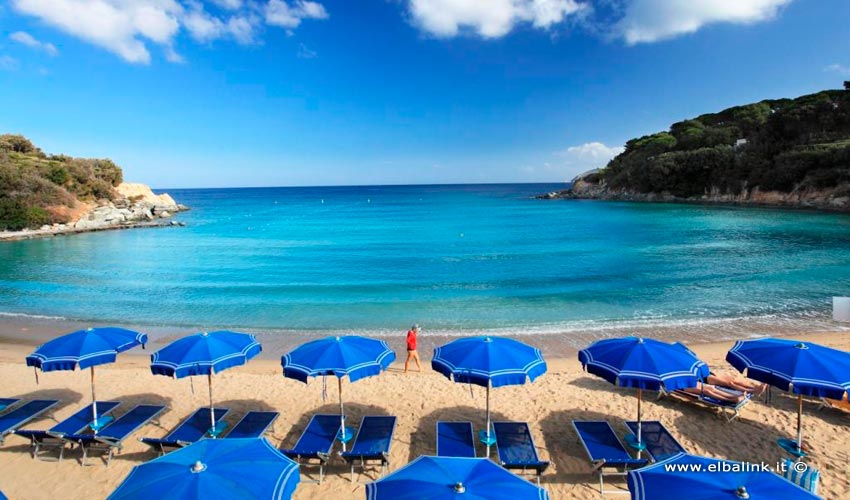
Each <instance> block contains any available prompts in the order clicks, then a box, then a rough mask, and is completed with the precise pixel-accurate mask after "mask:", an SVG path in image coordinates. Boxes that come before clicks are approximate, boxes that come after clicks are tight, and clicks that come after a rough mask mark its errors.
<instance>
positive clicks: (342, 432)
mask: <svg viewBox="0 0 850 500" xmlns="http://www.w3.org/2000/svg"><path fill="white" fill-rule="evenodd" d="M336 380H337V383H338V386H339V432H340V438H342V439H340V441H342V451H345V408H344V407H343V406H342V377H337V379H336Z"/></svg>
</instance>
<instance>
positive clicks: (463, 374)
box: [431, 337, 546, 455]
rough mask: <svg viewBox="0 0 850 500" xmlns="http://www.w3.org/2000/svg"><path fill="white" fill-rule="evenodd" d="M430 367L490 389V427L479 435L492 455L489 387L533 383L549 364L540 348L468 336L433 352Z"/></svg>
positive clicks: (488, 402) (451, 378)
mask: <svg viewBox="0 0 850 500" xmlns="http://www.w3.org/2000/svg"><path fill="white" fill-rule="evenodd" d="M431 368H433V369H434V370H435V371H438V372H440V373H442V374H443V375H445V376H446V377H448V378H449V379H450V380H453V381H454V382H458V383H462V384H475V385H480V386H483V387H486V388H487V409H486V412H487V419H486V422H487V427H486V428H485V430H484V431H482V432H481V434H480V436H481V441H482V442H483V443H484V444H486V445H487V454H488V455H489V454H490V446H491V445H492V444H493V443H494V440H493V438H492V436H491V435H490V388H491V387H502V386H505V385H523V384H525V382H526V380H529V381H531V382H534V380H535V379H536V378H537V377H539V376H540V375H543V374H544V373H546V361H544V360H543V355H542V354H541V353H540V350H539V349H536V348H534V347H532V346H530V345H527V344H523V343H522V342H519V341H516V340H513V339H508V338H504V337H466V338H462V339H458V340H455V341H453V342H449V343H448V344H446V345H444V346H441V347H437V348H436V349H434V358H433V359H432V360H431Z"/></svg>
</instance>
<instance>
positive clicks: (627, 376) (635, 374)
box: [578, 337, 708, 450]
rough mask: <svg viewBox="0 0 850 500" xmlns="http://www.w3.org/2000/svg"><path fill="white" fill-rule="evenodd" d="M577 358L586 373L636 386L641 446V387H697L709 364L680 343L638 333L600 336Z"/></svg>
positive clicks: (638, 437) (638, 443)
mask: <svg viewBox="0 0 850 500" xmlns="http://www.w3.org/2000/svg"><path fill="white" fill-rule="evenodd" d="M578 360H579V361H580V362H581V364H582V365H583V366H584V369H585V370H587V372H588V373H592V374H594V375H596V376H599V377H602V378H603V379H605V380H607V381H608V382H610V383H612V384H614V385H617V386H620V387H631V388H634V389H637V390H638V411H637V422H638V432H637V436H636V441H632V439H630V437H631V436H627V439H628V440H629V441H631V444H632V445H633V446H634V447H635V448H637V449H639V450H640V449H642V448H643V444H642V441H641V438H642V436H641V418H640V406H641V401H642V399H643V397H642V394H643V391H644V390H650V391H658V390H661V389H664V390H666V391H675V390H677V389H687V388H689V387H696V385H697V383H698V382H699V381H700V380H702V379H705V378H706V377H708V365H706V364H705V363H704V362H702V361H700V360H699V359H698V358H697V357H696V355H695V354H694V353H693V352H691V350H690V349H688V348H687V347H685V346H684V345H682V344H679V343H674V344H670V343H667V342H661V341H659V340H654V339H644V338H639V337H623V338H616V339H604V340H599V341H596V342H594V343H593V344H591V345H590V346H588V347H586V348H585V349H582V350H581V351H579V352H578Z"/></svg>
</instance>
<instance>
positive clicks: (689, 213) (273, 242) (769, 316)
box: [0, 184, 850, 338]
mask: <svg viewBox="0 0 850 500" xmlns="http://www.w3.org/2000/svg"><path fill="white" fill-rule="evenodd" d="M558 187H559V186H553V185H527V184H526V185H477V186H398V187H333V188H267V189H219V190H177V191H175V190H172V191H171V194H172V195H173V196H174V197H175V198H176V199H177V200H178V201H179V202H181V203H185V204H187V205H190V206H191V207H192V211H190V212H187V213H184V214H181V215H180V216H179V217H178V218H179V220H182V221H184V222H186V223H187V227H184V228H164V229H139V230H132V231H114V232H101V233H90V234H83V235H77V236H73V237H60V238H50V239H41V240H30V241H20V242H10V243H4V244H2V245H0V312H2V313H4V314H26V315H47V316H58V317H63V318H69V319H81V320H84V321H90V322H98V323H104V322H120V323H131V324H137V325H171V326H184V327H198V328H209V329H212V328H236V329H238V328H242V329H248V330H255V331H262V330H271V331H276V332H282V333H285V332H292V331H296V332H302V333H303V332H314V331H318V332H325V331H333V332H363V333H370V334H382V333H389V332H392V333H394V334H397V333H398V332H399V331H400V330H401V331H403V330H404V329H405V328H406V327H407V326H409V324H410V323H413V322H417V323H420V324H422V325H423V326H424V327H425V328H426V331H428V332H432V333H440V334H450V335H451V334H457V333H468V332H481V331H488V332H495V333H503V334H526V333H532V334H546V333H562V334H564V335H565V336H571V335H575V336H576V337H582V338H587V337H598V336H606V335H623V334H625V333H629V332H631V331H636V330H641V331H650V332H652V331H655V330H659V331H661V330H665V329H676V330H677V331H682V330H684V331H686V332H687V331H692V332H693V333H694V335H697V336H700V337H702V338H717V337H724V336H725V337H734V336H740V335H741V334H742V333H743V334H748V333H754V329H755V330H758V331H757V332H755V333H762V332H765V333H770V331H771V330H774V329H775V330H777V331H794V330H795V329H806V330H818V329H828V328H835V327H836V325H835V324H833V323H832V322H831V320H830V319H829V315H830V306H831V297H832V296H833V295H848V294H850V217H848V216H844V215H839V214H824V213H814V212H802V211H781V210H769V209H754V208H747V209H745V208H721V207H701V206H692V205H666V204H635V203H611V202H597V201H542V200H534V199H531V198H530V196H531V195H533V194H537V193H541V192H546V191H550V190H553V189H556V188H558Z"/></svg>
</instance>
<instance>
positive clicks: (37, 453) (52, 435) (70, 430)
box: [15, 401, 121, 461]
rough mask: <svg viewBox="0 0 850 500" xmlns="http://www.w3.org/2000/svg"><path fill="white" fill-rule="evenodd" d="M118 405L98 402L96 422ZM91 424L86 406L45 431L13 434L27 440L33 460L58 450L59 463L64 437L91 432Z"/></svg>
mask: <svg viewBox="0 0 850 500" xmlns="http://www.w3.org/2000/svg"><path fill="white" fill-rule="evenodd" d="M119 404H121V403H119V402H117V401H98V402H97V418H98V420H100V418H101V417H105V416H108V415H109V414H110V413H111V412H112V410H114V409H115V408H117V407H118V405H119ZM91 424H92V405H88V406H86V407H84V408H81V409H80V410H78V411H77V412H76V413H74V414H73V415H71V416H70V417H68V418H66V419H65V420H63V421H61V422H59V423H58V424H56V425H54V426H53V427H51V428H50V429H47V430H46V431H44V430H29V429H21V430H17V431H15V434H17V435H19V436H23V437H26V438H29V440H30V445H31V446H32V456H33V458H41V453H42V452H43V451H48V450H58V451H59V457H58V459H59V460H60V461H61V460H62V457H63V456H64V454H65V445H66V444H67V443H68V442H67V441H65V439H64V437H65V435H67V434H82V433H83V432H85V431H87V430H91V428H90V426H91Z"/></svg>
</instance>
